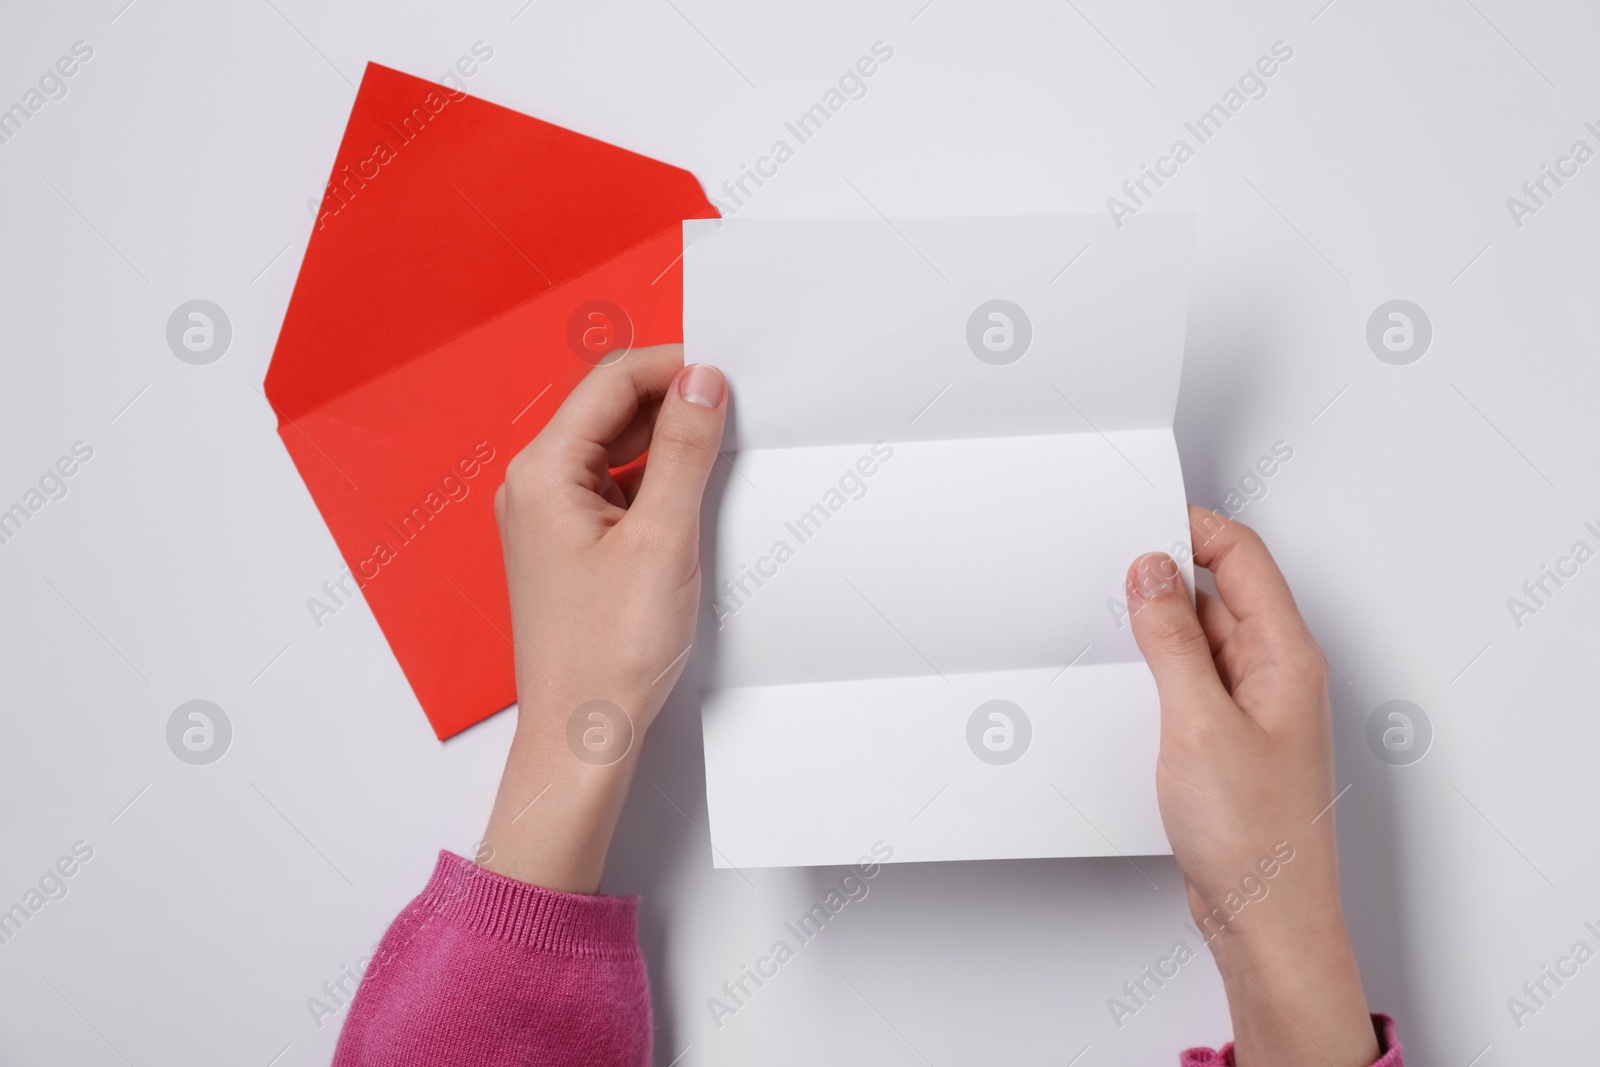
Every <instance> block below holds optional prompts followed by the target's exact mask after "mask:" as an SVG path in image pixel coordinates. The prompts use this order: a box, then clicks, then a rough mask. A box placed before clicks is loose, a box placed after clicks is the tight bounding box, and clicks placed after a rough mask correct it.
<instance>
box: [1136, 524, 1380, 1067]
mask: <svg viewBox="0 0 1600 1067" xmlns="http://www.w3.org/2000/svg"><path fill="white" fill-rule="evenodd" d="M1189 522H1190V528H1191V535H1192V540H1193V543H1194V550H1195V562H1196V563H1197V564H1199V565H1200V566H1202V567H1206V568H1207V569H1209V570H1210V571H1211V572H1212V573H1213V575H1214V576H1215V578H1216V585H1217V591H1218V593H1220V594H1221V599H1220V600H1219V599H1217V598H1216V597H1213V596H1210V595H1208V594H1206V593H1205V592H1197V594H1196V598H1195V599H1196V603H1195V604H1194V605H1192V606H1191V604H1190V602H1189V597H1188V595H1187V593H1186V592H1185V590H1184V587H1183V579H1182V577H1181V576H1180V573H1179V570H1178V566H1177V564H1176V563H1175V562H1174V561H1173V560H1172V559H1171V558H1170V557H1168V556H1165V555H1162V554H1160V553H1153V554H1150V555H1146V556H1141V557H1140V558H1139V559H1138V560H1136V561H1135V562H1134V564H1133V566H1132V567H1131V568H1130V569H1129V571H1128V578H1127V593H1128V611H1129V614H1130V616H1131V619H1132V625H1133V632H1134V636H1135V638H1136V639H1137V640H1138V642H1139V648H1140V650H1141V651H1142V652H1143V653H1144V656H1145V659H1146V660H1147V661H1148V663H1149V665H1150V669H1151V671H1152V672H1153V673H1154V675H1155V679H1156V686H1157V688H1158V690H1159V691H1160V695H1161V755H1160V759H1159V760H1158V762H1157V766H1156V792H1157V796H1158V798H1159V800H1160V805H1161V817H1162V821H1163V822H1164V823H1165V825H1166V829H1167V837H1168V839H1169V840H1170V841H1171V843H1172V850H1173V854H1174V856H1175V857H1176V859H1177V861H1178V866H1179V867H1180V868H1182V870H1183V874H1184V879H1185V881H1186V882H1187V884H1188V890H1189V908H1190V911H1191V912H1192V913H1193V915H1194V919H1195V922H1196V924H1198V926H1199V928H1200V930H1201V931H1202V933H1203V935H1204V936H1205V938H1206V940H1207V942H1208V943H1209V944H1210V946H1211V950H1212V954H1213V956H1214V957H1215V958H1216V962H1217V967H1218V969H1219V970H1220V971H1221V973H1222V977H1223V982H1224V984H1225V986H1226V987H1227V991H1228V1004H1229V1008H1230V1011H1231V1013H1232V1016H1233V1026H1234V1040H1235V1043H1236V1049H1235V1055H1236V1057H1237V1062H1238V1063H1239V1064H1240V1067H1258V1065H1260V1067H1266V1065H1271V1067H1287V1065H1294V1064H1308V1065H1309V1064H1318V1065H1323V1067H1366V1065H1368V1064H1370V1063H1372V1062H1373V1061H1374V1060H1375V1059H1377V1057H1378V1044H1377V1039H1376V1036H1375V1035H1374V1033H1373V1028H1372V1023H1371V1019H1370V1017H1369V1015H1368V1014H1367V1006H1366V998H1365V996H1364V994H1363V992H1362V989H1361V976H1360V974H1359V973H1358V972H1357V970H1356V963H1355V956H1354V954H1353V953H1352V951H1351V948H1350V942H1349V938H1348V936H1347V934H1346V932H1345V925H1344V915H1343V912H1342V911H1341V909H1340V905H1339V877H1338V876H1339V871H1338V856H1337V854H1336V847H1335V840H1334V830H1333V821H1334V815H1333V810H1332V802H1333V799H1334V790H1333V745H1332V738H1331V735H1330V718H1331V709H1330V706H1329V703H1328V661H1327V659H1326V657H1324V656H1323V654H1322V650H1321V649H1320V648H1318V647H1317V645H1316V643H1315V642H1314V641H1313V640H1312V639H1311V635H1310V632H1309V631H1308V630H1307V628H1306V624H1305V621H1304V620H1303V619H1301V617H1300V612H1299V609H1298V608H1296V607H1295V603H1294V597H1293V596H1291V595H1290V593H1289V586H1288V584H1287V583H1286V582H1285V581H1284V578H1283V574H1282V573H1281V572H1280V571H1279V570H1278V566H1277V564H1276V563H1274V562H1273V560H1272V556H1271V555H1270V554H1269V553H1268V552H1267V548H1266V546H1265V545H1264V544H1263V543H1262V541H1261V538H1260V537H1258V536H1256V534H1255V532H1254V531H1253V530H1251V529H1250V528H1249V527H1247V526H1244V525H1242V524H1241V523H1237V522H1232V521H1229V520H1227V519H1223V518H1222V517H1220V516H1218V515H1216V514H1214V513H1212V512H1209V511H1206V510H1205V509H1204V508H1190V509H1189Z"/></svg>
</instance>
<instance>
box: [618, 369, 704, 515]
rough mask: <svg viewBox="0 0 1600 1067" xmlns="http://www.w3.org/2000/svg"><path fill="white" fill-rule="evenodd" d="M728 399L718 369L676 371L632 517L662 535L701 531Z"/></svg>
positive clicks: (653, 440) (652, 442)
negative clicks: (705, 495) (703, 498)
mask: <svg viewBox="0 0 1600 1067" xmlns="http://www.w3.org/2000/svg"><path fill="white" fill-rule="evenodd" d="M727 397H728V387H727V383H726V382H725V381H724V380H723V377H722V372H721V371H719V370H717V368H715V367H711V366H707V365H706V364H704V363H692V364H690V365H689V366H687V367H685V368H683V370H681V371H679V372H678V376H677V377H676V378H674V379H673V381H672V384H671V385H670V386H668V387H667V395H666V396H664V397H663V398H662V400H661V411H660V413H659V414H658V415H656V425H655V430H654V432H653V433H652V434H651V437H650V453H649V455H648V457H647V458H646V460H645V467H644V479H643V481H642V482H640V484H639V492H638V495H637V496H635V497H634V501H633V507H631V508H629V509H628V511H629V514H630V515H632V514H638V515H639V516H640V517H642V518H644V519H646V520H647V521H649V522H650V523H652V524H654V525H656V526H659V527H660V528H662V529H663V530H664V531H684V532H688V533H691V534H692V533H694V532H696V531H697V530H698V528H699V521H700V496H701V494H702V493H703V492H704V491H705V487H706V478H707V477H709V476H710V474H711V468H712V466H714V465H715V464H716V462H717V455H718V451H717V449H718V446H719V445H720V444H721V443H722V424H723V421H724V419H725V418H726V416H727V412H728V405H727Z"/></svg>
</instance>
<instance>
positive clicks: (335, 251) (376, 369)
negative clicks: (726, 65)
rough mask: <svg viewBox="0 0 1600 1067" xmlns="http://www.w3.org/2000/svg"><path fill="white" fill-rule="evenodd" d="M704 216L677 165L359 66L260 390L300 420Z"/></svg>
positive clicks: (692, 185) (706, 208)
mask: <svg viewBox="0 0 1600 1067" xmlns="http://www.w3.org/2000/svg"><path fill="white" fill-rule="evenodd" d="M714 214H715V212H714V211H713V210H712V209H711V207H710V205H709V204H708V203H707V202H706V199H705V197H704V195H703V194H702V193H701V191H700V186H699V183H698V182H697V181H696V180H695V177H694V175H692V174H690V173H689V172H688V171H685V170H681V169H679V168H677V167H672V166H669V165H667V164H665V163H661V162H658V161H656V160H653V159H650V158H649V157H647V156H641V155H638V154H636V153H633V152H628V151H625V150H623V149H620V148H617V147H615V146H614V145H609V144H606V143H605V142H604V141H598V140H595V139H594V138H592V137H585V136H583V135H582V134H578V133H574V132H572V131H571V130H566V129H562V128H561V127H559V126H553V125H551V124H550V123H548V122H542V121H540V120H539V119H536V118H532V117H530V116H527V115H523V114H520V113H518V112H515V111H512V110H510V109H509V108H504V107H500V106H499V105H497V104H491V103H489V102H487V101H485V100H479V99H477V98H476V97H471V96H468V95H466V94H464V93H461V92H458V91H455V90H452V89H449V88H447V87H446V86H443V85H439V84H437V83H435V82H430V81H426V80H424V79H422V78H415V77H412V76H411V75H409V74H403V73H401V72H400V71H397V70H391V69H390V68H388V67H384V66H379V65H378V64H376V63H369V64H368V65H367V70H366V74H365V76H364V77H363V78H362V80H361V88H360V91H359V92H358V93H357V94H356V100H355V104H354V105H353V107H352V108H351V112H350V121H349V124H348V125H347V126H346V127H345V134H344V140H343V141H342V142H341V144H340V145H339V154H338V156H337V157H336V158H335V159H334V163H333V169H332V173H331V175H330V177H329V180H328V186H327V191H326V194H325V196H324V197H323V201H322V206H321V209H320V213H319V216H318V220H317V229H316V231H315V233H314V234H313V235H312V240H311V242H310V244H309V245H308V246H307V248H306V254H305V259H304V260H303V261H302V262H301V264H300V275H299V278H298V279H297V280H296V282H295V290H294V296H293V298H292V299H291V301H290V304H289V309H288V312H287V313H286V314H285V315H284V320H283V328H282V330H281V331H280V332H279V334H278V345H277V348H276V349H275V350H274V352H273V359H272V366H271V367H270V368H269V370H268V372H267V377H266V383H265V386H266V392H267V396H268V397H269V398H270V399H271V400H272V403H273V406H274V407H275V408H276V409H277V410H278V412H279V413H280V414H281V415H283V416H286V417H288V418H296V417H298V416H299V415H301V414H303V413H304V412H306V411H308V410H310V409H311V408H314V407H316V406H317V405H318V404H321V403H325V402H326V401H328V400H330V399H332V398H333V397H336V396H338V395H340V394H341V393H343V392H345V391H346V390H348V389H350V388H352V387H353V386H356V385H359V384H360V383H361V382H364V381H367V380H369V379H371V378H374V377H376V376H378V375H380V374H383V373H384V372H386V371H388V370H390V369H391V368H393V367H395V366H397V365H399V364H401V363H404V362H406V361H407V360H410V359H414V358H415V357H417V356H418V355H420V354H422V353H423V352H426V351H429V350H431V349H432V348H434V347H435V346H437V345H438V344H440V343H441V342H443V341H445V340H447V339H449V338H450V337H452V336H454V335H456V334H458V333H461V332H463V331H465V330H467V329H468V328H470V327H472V326H473V325H475V324H477V323H479V322H482V321H483V320H484V319H487V318H489V317H491V316H493V315H495V314H498V313H500V312H503V311H505V310H507V309H508V308H510V307H511V306H512V305H514V304H516V303H518V302H520V301H522V300H526V299H528V298H530V297H533V296H537V295H539V294H540V293H542V292H545V291H546V290H549V289H552V288H554V287H555V286H557V285H560V284H561V283H562V282H564V281H568V280H570V279H572V278H574V277H576V276H577V275H579V274H582V273H583V272H584V271H587V270H589V269H592V268H593V267H596V266H598V265H599V264H601V263H603V262H605V261H606V260H608V259H611V258H613V257H615V256H617V255H618V254H620V253H621V252H622V251H624V250H625V249H627V248H629V247H631V246H632V245H634V244H636V243H637V242H638V241H640V240H641V239H642V238H645V237H648V236H651V235H653V234H655V233H657V232H658V231H660V230H661V229H662V228H663V227H667V226H675V225H676V224H677V223H679V222H680V221H681V220H682V219H686V218H705V217H708V216H712V215H714ZM662 266H663V267H665V266H666V264H662Z"/></svg>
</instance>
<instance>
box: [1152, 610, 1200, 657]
mask: <svg viewBox="0 0 1600 1067" xmlns="http://www.w3.org/2000/svg"><path fill="white" fill-rule="evenodd" d="M1148 636H1149V640H1151V641H1152V642H1153V643H1154V644H1155V647H1156V648H1158V649H1160V650H1161V653H1162V655H1164V656H1166V657H1168V658H1171V659H1189V658H1191V657H1194V656H1199V655H1204V656H1206V657H1207V658H1210V655H1211V649H1210V646H1209V645H1208V644H1207V643H1206V635H1205V631H1203V630H1201V629H1200V626H1199V624H1198V623H1196V622H1195V621H1193V620H1191V619H1181V618H1180V619H1171V618H1164V619H1156V620H1153V621H1152V622H1151V623H1150V627H1149V630H1148Z"/></svg>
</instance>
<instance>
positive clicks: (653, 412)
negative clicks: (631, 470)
mask: <svg viewBox="0 0 1600 1067" xmlns="http://www.w3.org/2000/svg"><path fill="white" fill-rule="evenodd" d="M660 413H661V398H660V397H659V396H655V397H650V398H649V399H647V400H644V401H642V402H641V403H640V404H639V410H638V411H636V412H634V415H633V419H632V420H631V421H629V423H628V425H627V426H625V427H623V430H622V432H621V433H619V434H617V438H616V440H614V441H612V442H611V444H610V445H609V446H607V448H606V462H607V463H608V464H610V466H611V468H612V469H613V470H615V469H616V468H618V467H626V466H627V465H628V464H630V463H632V462H633V461H634V460H636V459H638V458H639V457H640V456H642V455H644V451H645V449H647V448H649V447H650V438H651V436H652V435H653V434H654V433H655V431H656V416H657V415H659V414H660Z"/></svg>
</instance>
